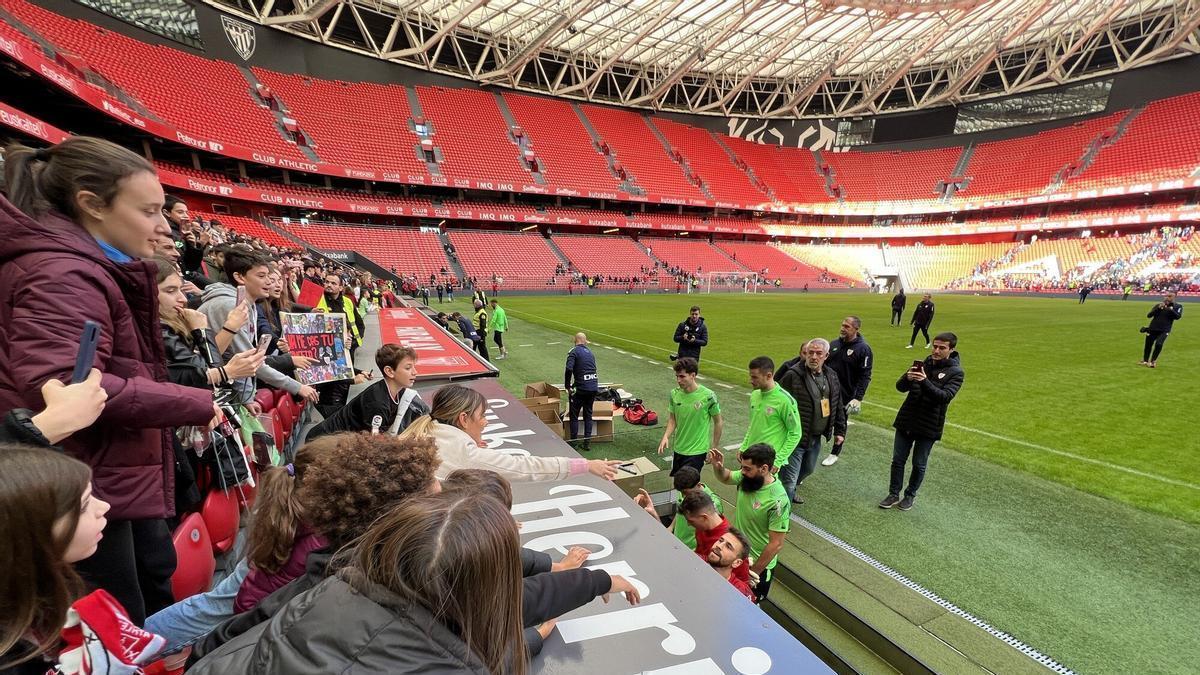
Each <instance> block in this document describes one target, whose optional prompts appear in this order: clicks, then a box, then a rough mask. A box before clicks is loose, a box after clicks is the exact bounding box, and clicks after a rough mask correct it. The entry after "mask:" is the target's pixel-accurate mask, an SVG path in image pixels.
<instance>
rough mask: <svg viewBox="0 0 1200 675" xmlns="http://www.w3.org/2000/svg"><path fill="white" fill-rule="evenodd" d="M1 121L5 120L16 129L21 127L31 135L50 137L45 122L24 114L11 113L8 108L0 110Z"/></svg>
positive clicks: (44, 138) (43, 137) (46, 138)
mask: <svg viewBox="0 0 1200 675" xmlns="http://www.w3.org/2000/svg"><path fill="white" fill-rule="evenodd" d="M0 121H3V122H4V123H5V124H7V125H8V126H10V127H12V128H14V129H20V130H21V131H23V132H25V133H27V134H29V135H30V136H37V137H38V138H41V139H43V140H49V139H50V133H49V132H47V131H46V125H45V124H43V123H42V122H38V121H36V120H33V119H30V118H28V117H25V116H23V115H17V114H15V113H10V112H8V111H7V110H0Z"/></svg>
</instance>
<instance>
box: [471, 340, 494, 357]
mask: <svg viewBox="0 0 1200 675" xmlns="http://www.w3.org/2000/svg"><path fill="white" fill-rule="evenodd" d="M472 346H473V347H475V351H476V352H479V355H480V356H482V357H483V358H485V359H490V358H492V357H491V356H488V348H487V335H481V336H480V337H479V339H478V340H475V341H474V344H473V345H472Z"/></svg>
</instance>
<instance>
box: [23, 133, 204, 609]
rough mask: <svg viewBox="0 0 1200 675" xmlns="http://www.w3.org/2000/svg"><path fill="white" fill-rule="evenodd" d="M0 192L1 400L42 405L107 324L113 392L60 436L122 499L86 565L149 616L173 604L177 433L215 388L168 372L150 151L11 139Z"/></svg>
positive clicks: (105, 353)
mask: <svg viewBox="0 0 1200 675" xmlns="http://www.w3.org/2000/svg"><path fill="white" fill-rule="evenodd" d="M4 171H5V184H6V185H7V199H2V198H0V261H3V262H0V344H2V345H4V346H5V347H4V349H5V353H4V357H5V359H4V361H5V367H4V368H2V369H0V406H4V407H5V408H4V409H9V408H30V409H34V410H37V409H40V408H41V407H42V406H43V403H42V398H41V394H40V389H39V388H40V387H41V385H42V383H44V382H45V381H46V380H47V379H50V378H54V379H59V380H66V379H68V378H69V377H70V375H71V372H72V369H73V367H74V365H75V356H76V353H77V351H78V349H79V338H80V333H81V331H82V329H83V325H84V322H85V321H88V320H91V321H95V322H96V323H97V324H99V328H100V338H99V343H98V344H97V346H96V356H95V359H94V361H93V364H92V365H93V366H94V367H95V368H96V369H97V370H99V371H100V372H101V373H102V376H101V382H100V385H101V387H103V388H104V390H105V391H106V392H107V393H108V400H107V403H106V405H105V408H104V412H103V413H101V415H100V417H99V419H98V420H97V421H96V423H95V424H93V425H92V426H90V427H88V428H87V429H84V430H82V431H79V432H76V433H74V434H72V435H71V436H69V437H67V438H66V439H64V440H63V441H62V447H63V449H64V450H65V451H66V452H67V454H69V455H71V456H72V457H75V458H77V459H80V460H82V461H83V462H84V463H86V464H87V465H88V466H90V467H91V470H92V476H93V484H94V486H95V492H96V495H97V497H98V498H99V499H103V500H105V501H107V502H110V503H111V504H112V510H111V511H110V513H109V525H108V530H107V532H106V536H105V537H104V540H103V541H102V542H101V543H100V546H99V549H98V550H97V552H96V554H95V555H93V556H91V557H90V558H89V559H87V560H86V561H83V562H80V563H78V564H77V566H76V567H77V569H78V570H79V571H80V573H81V574H82V576H83V577H84V579H85V580H86V581H88V582H90V583H91V584H93V585H96V586H100V587H102V588H104V589H106V590H108V591H109V592H110V593H112V594H113V595H114V596H116V598H117V600H118V601H120V603H121V604H122V605H123V606H124V607H125V608H126V609H128V610H129V614H130V616H131V618H132V620H133V621H134V622H135V623H138V624H140V623H141V622H142V621H143V620H144V619H145V616H146V613H147V610H149V611H151V612H153V611H156V610H158V609H160V608H162V607H165V606H166V605H168V604H170V603H171V602H172V600H173V598H172V596H171V585H170V578H171V574H172V573H173V572H174V571H175V550H174V548H173V547H172V545H171V533H170V530H169V529H168V527H167V523H166V520H165V519H166V518H167V517H169V516H172V515H174V513H175V491H174V483H175V480H174V479H175V471H174V469H175V456H174V451H173V449H172V447H171V443H170V435H169V433H168V432H167V430H168V429H170V428H173V427H177V426H187V425H198V426H204V425H208V424H214V423H215V422H216V420H217V419H218V418H219V415H220V412H219V411H218V410H217V409H216V407H215V406H214V405H213V400H212V394H211V392H208V391H205V390H202V389H196V388H192V387H185V386H181V385H178V384H174V383H172V382H170V381H169V379H168V377H167V367H166V359H165V355H164V353H163V344H162V338H161V336H160V335H159V333H158V330H159V329H158V292H157V288H156V282H155V279H156V271H157V270H156V267H155V265H154V263H152V262H149V261H141V260H138V259H139V258H147V257H150V256H151V255H153V253H154V246H155V241H156V240H157V239H158V238H160V237H164V236H169V234H170V229H169V228H168V227H167V224H166V221H164V220H163V217H162V206H163V191H162V187H161V186H160V185H159V183H158V179H157V176H156V175H155V173H154V167H153V165H151V164H150V163H149V162H148V161H146V159H145V158H143V157H140V156H138V155H136V154H134V153H132V152H130V151H129V150H126V149H125V148H122V147H120V146H118V145H115V144H113V143H110V142H108V141H104V140H100V139H96V138H88V137H85V136H76V137H72V138H70V139H67V140H65V141H63V142H62V143H59V144H58V145H55V146H53V147H51V148H48V149H41V150H35V149H33V148H29V147H26V146H23V145H10V146H8V148H7V149H6V153H5V164H4Z"/></svg>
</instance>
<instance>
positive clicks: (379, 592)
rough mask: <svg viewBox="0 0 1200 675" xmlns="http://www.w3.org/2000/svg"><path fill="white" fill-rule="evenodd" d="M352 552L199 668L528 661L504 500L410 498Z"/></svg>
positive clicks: (403, 667)
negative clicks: (316, 583)
mask: <svg viewBox="0 0 1200 675" xmlns="http://www.w3.org/2000/svg"><path fill="white" fill-rule="evenodd" d="M345 560H346V562H347V566H346V567H345V568H344V569H343V570H341V571H340V572H339V573H338V575H337V576H336V577H332V578H330V579H327V580H326V581H325V582H323V583H322V584H321V585H320V586H318V587H316V588H314V589H313V590H312V591H310V592H308V593H306V594H305V595H304V597H303V598H298V599H297V600H296V601H294V602H292V603H291V604H289V605H288V606H287V607H286V608H284V610H283V611H281V612H280V614H279V615H277V616H276V617H275V618H274V619H272V620H271V621H270V622H268V623H267V624H266V625H265V626H264V628H263V629H261V630H259V631H255V632H253V633H248V634H246V635H244V636H242V638H239V639H237V640H235V641H233V642H231V643H229V644H227V645H225V646H224V647H222V648H221V649H219V650H217V651H216V652H215V653H213V654H210V655H209V656H208V657H207V658H205V659H204V660H202V661H201V662H200V663H199V664H197V666H196V667H195V669H193V671H192V672H195V673H196V674H197V675H209V674H212V673H221V674H222V675H224V674H225V673H250V672H256V673H257V672H269V671H276V672H302V671H305V670H306V669H311V666H312V664H313V663H314V661H313V659H314V657H316V658H318V659H319V660H320V662H321V664H322V670H329V671H335V672H351V671H353V672H356V673H364V674H365V673H475V674H477V675H493V674H496V673H507V674H509V675H525V673H526V672H527V671H528V663H527V661H526V658H525V640H524V637H523V634H522V626H521V623H522V621H521V596H522V582H521V553H520V539H519V537H518V535H517V525H516V522H515V521H514V520H513V518H512V516H511V515H510V514H509V512H508V511H507V510H506V509H505V508H504V505H503V504H501V503H500V502H499V501H497V500H495V499H493V498H491V497H482V498H480V497H476V496H474V495H470V494H463V493H445V494H440V495H433V496H430V497H421V498H417V499H411V500H408V501H406V502H404V503H401V504H400V505H399V506H397V507H396V508H395V509H393V510H392V511H390V512H389V513H387V514H386V515H384V516H383V517H381V518H380V519H379V520H377V521H376V522H375V523H374V524H372V525H371V527H370V528H369V529H368V530H367V531H366V533H364V534H363V536H362V538H361V539H360V540H359V543H358V545H357V546H356V547H355V548H354V549H351V550H348V551H347V552H346V555H345ZM413 579H421V581H422V583H420V584H414V583H412V580H413ZM347 617H353V620H352V621H350V620H347ZM285 633H286V637H285V635H284V634H285Z"/></svg>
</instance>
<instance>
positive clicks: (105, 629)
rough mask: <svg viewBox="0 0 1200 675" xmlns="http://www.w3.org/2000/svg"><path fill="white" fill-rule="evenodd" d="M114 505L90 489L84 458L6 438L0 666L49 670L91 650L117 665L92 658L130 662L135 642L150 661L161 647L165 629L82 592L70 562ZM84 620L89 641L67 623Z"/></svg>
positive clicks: (1, 485)
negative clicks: (155, 630)
mask: <svg viewBox="0 0 1200 675" xmlns="http://www.w3.org/2000/svg"><path fill="white" fill-rule="evenodd" d="M108 510H109V505H108V503H107V502H105V501H104V500H102V499H101V498H100V497H99V496H97V495H95V494H93V492H92V472H91V469H89V468H88V466H87V465H86V464H84V463H83V462H80V461H78V460H75V459H71V458H70V457H67V456H66V455H64V454H62V453H60V452H56V451H53V450H48V449H45V448H35V447H31V446H25V445H0V541H3V542H4V546H0V569H2V570H4V573H3V574H0V671H3V672H4V673H14V674H18V675H25V674H26V673H29V674H34V673H37V674H38V675H43V674H44V673H46V672H47V671H52V670H54V669H55V667H56V666H57V665H58V664H59V659H60V657H64V662H66V661H71V660H73V659H78V658H80V657H81V656H82V654H81V651H86V652H87V653H88V655H89V656H91V657H93V658H92V659H91V665H92V670H91V671H90V672H92V673H105V672H110V671H109V670H108V669H107V668H106V666H112V665H115V664H113V663H106V662H105V661H104V659H96V658H94V657H96V656H98V655H102V654H104V653H105V652H109V653H110V654H117V656H116V657H115V658H116V659H120V661H121V664H122V665H123V664H125V663H127V662H128V661H130V660H129V659H125V658H123V654H122V652H124V649H123V648H125V647H129V648H131V649H130V651H134V652H140V653H139V654H138V656H137V657H136V658H134V659H132V661H135V662H136V664H135V665H143V664H145V663H147V662H148V661H149V660H150V659H151V658H152V657H153V656H154V655H155V653H156V652H157V650H158V649H159V648H160V647H161V644H162V639H161V638H159V637H157V636H154V635H151V634H149V633H146V632H145V631H142V630H141V629H138V628H136V627H134V626H131V625H128V620H127V619H126V618H125V612H124V611H123V610H122V609H121V608H120V607H119V606H118V605H117V604H116V603H115V601H113V600H112V598H111V596H109V595H108V594H107V593H105V592H104V591H96V592H95V593H92V594H90V595H86V596H85V587H84V584H83V581H82V580H81V579H80V578H79V575H78V574H77V573H76V572H75V570H74V569H73V568H72V567H71V565H72V564H73V563H77V562H79V561H81V560H84V559H85V558H87V557H88V556H90V555H92V554H93V553H94V552H95V551H96V547H97V546H98V545H99V543H100V541H101V538H102V537H103V536H104V526H105V524H106V522H107V519H106V518H105V514H106V513H107V512H108ZM68 610H73V611H71V612H70V613H71V614H74V615H75V616H74V617H73V618H71V617H69V612H68ZM77 622H83V623H84V624H86V625H87V626H88V627H90V628H91V629H92V631H93V635H92V637H91V638H89V641H90V644H83V643H80V642H79V641H78V640H77V639H74V640H72V639H69V638H70V636H71V633H72V631H70V630H68V631H65V632H64V628H65V627H67V626H68V625H77ZM114 626H115V627H117V628H116V629H111V627H114ZM86 633H87V631H84V634H86ZM75 634H79V631H75ZM126 638H131V639H128V640H126ZM126 654H127V653H126ZM114 670H115V669H114ZM121 672H133V668H129V669H128V670H123V671H121Z"/></svg>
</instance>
